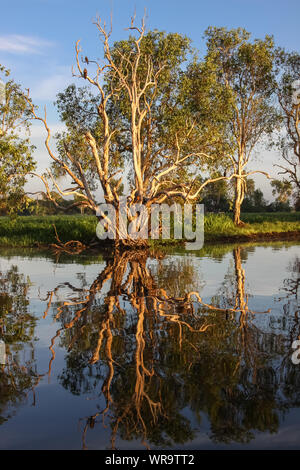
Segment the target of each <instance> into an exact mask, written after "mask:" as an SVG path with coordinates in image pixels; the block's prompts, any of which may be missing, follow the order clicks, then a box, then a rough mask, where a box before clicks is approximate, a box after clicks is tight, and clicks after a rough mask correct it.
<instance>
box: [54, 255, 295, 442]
mask: <svg viewBox="0 0 300 470" xmlns="http://www.w3.org/2000/svg"><path fill="white" fill-rule="evenodd" d="M147 258H148V254H146V253H145V252H142V253H140V252H129V253H128V252H125V253H123V254H115V256H114V258H113V259H109V260H108V261H107V265H106V267H105V268H104V270H103V271H102V272H101V273H100V274H99V276H98V277H97V279H96V280H95V281H94V282H93V284H92V285H91V287H90V288H89V289H78V288H76V291H75V288H73V290H74V298H73V299H72V300H70V301H68V302H64V304H63V305H60V306H59V308H58V310H57V314H56V317H57V319H59V321H60V322H61V328H60V329H59V330H58V331H57V334H56V335H55V337H54V338H53V339H52V342H51V348H50V349H51V351H52V358H51V360H50V365H49V373H50V372H51V365H52V361H53V360H54V358H55V342H56V339H57V338H58V337H61V342H62V344H63V346H65V347H66V349H67V351H68V355H67V364H66V368H65V369H64V370H63V372H62V374H61V376H60V381H61V383H62V385H63V386H64V387H65V388H67V389H69V390H70V391H71V392H72V393H75V394H82V393H91V394H93V395H95V394H98V395H99V397H100V396H101V397H102V398H103V397H104V401H105V405H104V406H103V407H102V408H101V407H100V404H99V408H98V409H97V410H95V414H94V415H93V416H90V417H89V418H87V419H86V421H85V426H84V433H83V439H84V446H85V439H86V432H87V430H88V429H92V428H94V427H95V423H96V422H97V421H99V420H101V418H102V420H103V423H104V424H107V423H109V424H110V427H111V446H112V447H113V448H114V447H115V442H116V439H117V437H120V438H121V439H125V440H130V439H141V441H142V442H143V443H144V444H146V445H148V443H149V444H151V445H157V446H160V447H163V446H167V445H172V444H177V445H178V444H183V443H184V442H187V441H190V440H192V439H193V438H194V437H195V436H196V429H194V428H193V426H192V424H191V422H190V420H189V419H188V418H187V417H186V415H185V411H184V409H185V408H187V407H188V408H190V409H191V410H192V411H193V413H194V416H195V418H196V420H197V423H198V424H197V426H199V425H200V424H201V415H203V414H206V415H208V418H209V421H210V425H211V438H212V439H213V440H215V441H217V442H231V441H235V442H247V441H249V440H250V439H252V438H253V436H254V434H253V433H254V431H256V430H258V431H264V432H267V431H268V432H276V430H277V428H278V424H279V416H280V413H282V412H284V410H285V409H286V408H288V407H290V406H294V405H296V404H297V403H298V397H299V393H298V392H297V390H296V391H295V390H294V389H293V386H292V390H293V396H292V395H291V393H289V394H287V395H283V393H284V391H285V388H284V387H285V385H286V384H287V383H289V374H288V373H287V375H286V376H285V377H284V382H283V381H282V379H281V377H280V375H279V374H278V370H277V369H276V364H275V362H274V358H276V357H277V358H278V357H280V355H281V354H282V341H281V337H280V335H274V334H273V333H269V332H264V331H262V330H261V329H260V328H259V327H258V326H257V325H256V323H255V321H254V320H255V318H257V317H258V316H261V314H260V315H258V314H259V312H253V311H251V310H250V309H249V306H248V296H247V294H246V292H245V271H244V269H243V267H242V250H241V248H236V249H235V250H234V252H233V261H234V263H233V265H234V266H233V271H232V272H231V273H229V275H228V276H227V278H226V282H225V283H224V286H223V288H222V290H221V292H220V295H218V296H216V297H215V298H213V299H212V301H211V303H205V302H204V301H203V300H202V298H201V297H200V295H199V294H198V292H196V291H191V289H193V288H194V281H193V265H192V262H191V259H190V258H188V257H187V258H183V266H182V271H184V272H185V273H187V274H188V275H186V276H185V275H184V276H183V275H181V272H182V271H181V266H180V263H179V261H178V265H177V267H176V269H174V266H173V267H170V266H169V267H168V269H167V270H166V271H164V269H163V266H164V263H163V262H162V261H157V262H156V263H155V262H151V263H149V262H148V263H147ZM149 266H150V267H149ZM166 273H167V275H166ZM70 287H71V286H70ZM183 291H185V292H186V294H185V295H184V294H183ZM75 294H76V295H75ZM49 299H50V300H51V293H50V294H49ZM262 314H263V315H264V314H265V315H268V312H262ZM265 315H264V316H265ZM292 372H293V374H295V371H292ZM99 403H101V402H100V401H99Z"/></svg>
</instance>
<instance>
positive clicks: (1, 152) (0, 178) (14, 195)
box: [0, 65, 35, 213]
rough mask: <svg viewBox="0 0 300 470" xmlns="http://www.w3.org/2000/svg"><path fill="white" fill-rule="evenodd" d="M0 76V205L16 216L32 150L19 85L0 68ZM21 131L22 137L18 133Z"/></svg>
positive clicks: (27, 118)
mask: <svg viewBox="0 0 300 470" xmlns="http://www.w3.org/2000/svg"><path fill="white" fill-rule="evenodd" d="M1 76H2V77H3V78H4V80H5V82H2V83H3V88H2V93H1V99H0V123H1V124H0V205H1V207H2V208H3V207H5V208H6V211H8V212H9V213H16V212H17V211H18V208H19V207H20V205H21V204H23V203H24V198H25V194H24V190H23V187H24V184H25V181H26V175H27V174H28V173H29V172H30V171H32V170H34V168H35V162H34V160H33V157H32V152H33V149H34V147H33V146H32V145H31V144H30V140H29V137H28V136H27V137H23V136H22V135H23V134H24V133H25V134H26V133H27V134H28V133H29V128H30V122H29V109H28V103H27V101H26V99H25V96H24V93H23V92H22V90H21V87H20V85H18V84H16V83H15V82H14V80H12V79H11V78H9V77H10V72H9V70H7V69H5V67H3V66H1V65H0V77H1ZM21 132H23V134H21Z"/></svg>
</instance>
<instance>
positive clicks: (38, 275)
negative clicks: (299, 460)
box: [0, 244, 300, 449]
mask: <svg viewBox="0 0 300 470" xmlns="http://www.w3.org/2000/svg"><path fill="white" fill-rule="evenodd" d="M299 254H300V245H285V244H282V245H279V244H277V245H275V247H272V246H255V247H250V248H247V247H245V248H243V249H242V250H241V256H242V268H243V269H244V270H245V273H246V283H245V292H246V293H247V294H249V309H250V310H255V311H265V310H267V309H271V312H270V313H268V314H265V315H260V316H258V315H257V316H255V318H254V319H253V322H254V323H255V325H256V326H258V327H259V328H261V329H262V330H263V331H265V332H269V333H270V332H271V333H273V332H277V333H278V332H280V331H281V330H282V331H283V330H284V328H285V325H284V322H283V318H282V305H283V302H282V301H281V302H279V301H278V297H279V293H280V289H281V288H282V286H283V280H284V279H285V278H287V277H288V276H289V271H288V267H289V264H290V263H291V262H293V261H294V260H295V258H296V256H299ZM184 258H185V259H188V260H189V262H190V263H191V264H192V266H193V269H194V273H195V276H196V277H197V279H196V280H195V283H196V284H197V285H198V287H199V289H198V290H199V292H200V295H201V296H202V298H203V300H204V301H205V302H210V301H211V299H212V297H213V296H215V295H216V294H217V293H218V292H219V290H220V289H221V288H222V285H223V282H224V278H225V277H226V275H227V274H228V273H229V272H233V273H234V258H233V255H232V252H231V251H229V252H227V253H226V254H224V255H223V257H222V259H220V258H214V256H209V255H208V254H207V255H204V256H201V257H199V256H196V255H194V254H188V255H186V256H185V257H184ZM182 259H183V256H182V255H180V254H173V255H169V256H167V257H166V258H164V259H163V260H161V261H157V260H153V259H151V260H149V261H148V267H149V269H150V271H151V272H153V274H154V276H155V275H156V271H157V266H158V263H161V266H162V267H163V266H166V265H170V264H171V265H172V264H173V265H174V266H175V265H176V263H177V262H178V263H179V264H178V266H180V262H181V261H182ZM12 265H16V266H17V267H18V270H19V273H22V274H24V275H25V277H26V276H29V278H30V281H31V283H32V286H31V287H30V307H29V310H30V312H32V313H33V314H34V315H35V316H36V317H37V318H38V319H39V321H38V325H37V328H36V330H35V336H36V338H37V341H36V343H35V357H36V361H37V365H38V373H44V372H45V371H47V369H48V364H49V359H50V352H49V349H48V348H49V344H50V339H51V337H52V336H54V335H55V333H56V331H57V329H58V328H59V327H60V324H58V323H57V322H55V321H54V319H53V313H55V312H56V310H54V309H52V308H51V309H50V310H49V313H48V316H47V318H46V319H43V318H42V316H43V314H44V311H45V310H46V307H47V301H41V299H43V298H45V297H46V294H47V292H49V291H51V290H53V289H54V288H55V287H57V285H59V284H63V283H65V282H66V281H68V282H69V283H71V284H72V285H74V286H76V287H81V286H82V279H84V283H85V284H84V287H88V286H90V285H91V284H92V283H93V281H94V280H95V278H96V277H97V276H98V274H99V273H100V272H101V270H103V269H104V267H105V263H104V262H100V263H95V264H93V263H92V264H86V265H82V264H80V261H78V262H73V263H68V264H63V263H62V264H54V263H52V262H51V261H50V260H49V259H45V258H42V257H41V258H39V257H37V258H32V259H28V258H26V257H22V256H12V257H10V258H7V257H1V258H0V270H1V272H3V273H4V272H6V271H7V270H8V269H9V268H10V267H11V266H12ZM178 276H179V277H180V272H179V273H178ZM160 287H164V288H165V289H166V290H167V289H168V285H164V286H160ZM107 289H108V286H106V288H105V289H104V291H103V293H105V292H106V291H107ZM72 296H74V293H73V292H72V291H71V290H70V289H68V287H64V288H63V289H61V290H60V291H59V292H58V295H57V298H56V299H55V301H58V300H59V301H63V300H66V299H71V298H72ZM125 306H126V303H124V302H122V301H121V307H125ZM130 308H131V307H130ZM293 308H294V307H293ZM128 313H129V310H128ZM291 313H293V312H291ZM286 328H288V325H287V326H286ZM27 348H28V346H26V347H25V348H24V351H23V352H22V354H23V355H24V357H25V356H26V349H27ZM55 351H56V357H55V361H54V362H53V367H52V374H51V378H48V377H47V375H46V376H45V377H43V378H42V379H41V381H40V383H39V385H38V387H37V389H36V395H37V398H36V401H37V404H36V406H34V407H32V406H31V402H32V398H33V397H32V395H31V393H29V394H28V398H27V399H26V400H25V401H24V403H23V404H22V405H21V406H20V407H18V409H17V410H16V412H15V415H14V416H13V417H12V418H10V419H9V420H8V421H7V422H5V423H4V424H2V425H0V437H1V440H0V442H1V443H0V447H1V448H12V449H13V448H15V449H21V448H42V449H44V448H69V449H72V448H80V447H81V437H82V433H81V431H82V426H83V425H82V422H81V421H80V419H81V418H84V417H88V416H90V415H92V414H94V413H95V407H98V408H99V409H100V408H101V407H102V408H103V407H104V406H105V404H104V400H103V397H101V393H100V390H98V391H97V393H92V394H89V393H86V394H83V395H79V396H76V395H73V394H71V393H70V392H69V391H68V390H66V389H64V388H63V387H62V386H61V385H60V383H59V380H58V377H59V375H60V374H61V372H62V369H63V368H65V367H66V363H65V359H66V351H65V350H64V349H63V348H61V347H60V345H59V340H58V341H57V343H56V346H55ZM27 352H29V350H28V351H27ZM279 365H280V361H279V359H278V357H274V359H273V366H276V367H277V366H279ZM299 367H300V366H299ZM96 395H97V396H96ZM181 413H182V414H183V415H184V416H186V417H187V418H188V419H189V420H190V422H191V423H192V425H193V428H194V429H197V430H198V433H197V435H196V437H195V438H194V439H193V440H192V441H191V442H188V443H187V444H185V445H184V446H180V445H179V446H176V448H177V449H180V448H183V447H184V448H185V449H196V448H206V449H210V448H215V447H216V444H215V443H213V442H212V441H211V440H210V438H209V433H210V430H209V427H210V425H209V421H208V418H207V416H206V414H205V413H201V418H202V419H201V421H200V423H199V422H198V421H197V420H196V419H195V415H194V413H193V412H192V411H191V409H190V408H188V407H187V408H185V409H183V410H181ZM299 421H300V410H299V409H292V410H290V411H289V412H288V413H287V414H286V417H285V420H284V421H283V422H282V423H281V427H280V428H279V430H278V432H277V433H275V434H273V435H271V434H270V433H258V434H256V437H255V439H253V440H252V441H251V442H250V443H249V444H247V445H245V444H243V445H241V444H234V443H233V444H231V447H232V448H237V449H238V448H246V447H247V448H257V449H259V448H261V449H264V448H278V449H279V448H299V439H300V425H299ZM97 426H98V428H97V429H98V431H97V432H89V434H88V447H89V448H90V449H93V448H106V447H107V445H108V442H109V439H110V429H109V427H108V428H104V427H102V426H101V425H99V424H98V425H97ZM118 446H119V448H123V449H134V448H140V444H139V443H138V441H136V440H135V439H133V440H132V441H119V440H118ZM217 447H218V448H228V446H226V445H222V444H219V445H218V446H217ZM153 448H155V446H154V447H153Z"/></svg>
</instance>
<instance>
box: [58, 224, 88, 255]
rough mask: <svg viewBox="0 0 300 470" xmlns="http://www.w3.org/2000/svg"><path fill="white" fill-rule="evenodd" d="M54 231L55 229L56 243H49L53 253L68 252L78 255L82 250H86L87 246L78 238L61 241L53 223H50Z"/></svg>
mask: <svg viewBox="0 0 300 470" xmlns="http://www.w3.org/2000/svg"><path fill="white" fill-rule="evenodd" d="M52 226H53V228H54V231H55V238H56V240H57V243H58V244H56V243H51V245H50V246H51V248H53V249H54V252H55V254H59V253H62V252H64V253H68V254H69V255H78V254H79V253H81V252H82V251H84V250H86V248H87V246H86V245H85V244H84V243H82V242H80V241H79V240H70V241H68V242H66V243H63V242H62V241H61V240H60V238H59V236H58V233H57V230H56V226H55V224H52Z"/></svg>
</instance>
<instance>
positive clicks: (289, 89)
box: [276, 49, 300, 195]
mask: <svg viewBox="0 0 300 470" xmlns="http://www.w3.org/2000/svg"><path fill="white" fill-rule="evenodd" d="M277 61H278V65H279V73H278V76H279V79H278V84H277V96H278V101H279V105H280V110H281V116H282V121H283V133H284V135H283V136H282V137H281V138H280V149H281V153H282V158H283V164H282V165H276V166H277V167H278V168H280V172H279V174H282V175H284V182H283V184H285V183H288V182H289V183H290V184H291V185H292V187H293V189H294V190H296V192H297V193H298V194H299V195H300V170H299V169H300V54H299V53H296V52H292V53H288V52H286V51H284V50H282V49H279V50H278V53H277Z"/></svg>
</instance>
